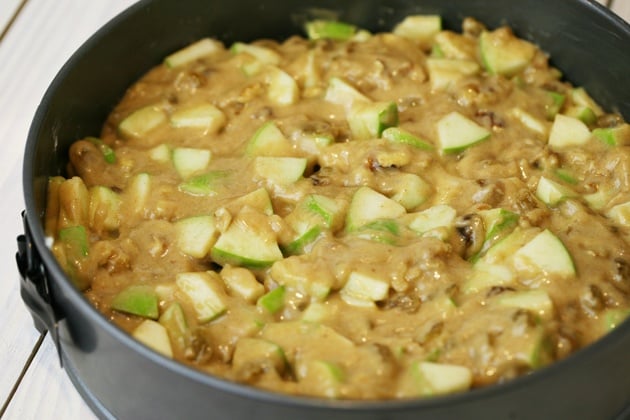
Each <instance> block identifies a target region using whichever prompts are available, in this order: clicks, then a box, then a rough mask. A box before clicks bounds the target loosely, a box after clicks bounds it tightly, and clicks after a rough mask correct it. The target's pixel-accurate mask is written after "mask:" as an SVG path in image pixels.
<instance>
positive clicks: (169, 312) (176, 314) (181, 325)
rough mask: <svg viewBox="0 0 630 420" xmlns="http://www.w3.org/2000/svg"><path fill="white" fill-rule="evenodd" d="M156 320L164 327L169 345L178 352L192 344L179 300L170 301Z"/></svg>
mask: <svg viewBox="0 0 630 420" xmlns="http://www.w3.org/2000/svg"><path fill="white" fill-rule="evenodd" d="M158 322H159V323H160V324H161V325H162V326H163V327H164V328H166V331H167V332H168V336H169V338H170V339H171V340H170V341H171V345H173V346H174V347H176V348H177V349H178V350H179V351H180V352H184V351H186V348H187V347H189V346H190V344H192V343H191V341H192V338H191V336H190V329H189V327H188V322H187V321H186V315H185V314H184V309H183V308H182V305H181V304H180V303H179V302H173V303H171V304H170V305H169V306H168V307H167V308H166V309H165V310H164V312H163V313H162V315H160V318H159V320H158Z"/></svg>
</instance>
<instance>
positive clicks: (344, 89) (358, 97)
mask: <svg viewBox="0 0 630 420" xmlns="http://www.w3.org/2000/svg"><path fill="white" fill-rule="evenodd" d="M324 100H325V101H327V102H331V103H333V104H337V105H341V106H343V107H344V108H345V109H346V110H349V109H350V108H351V107H352V105H353V104H355V103H360V102H364V103H369V102H372V101H371V100H370V98H368V97H367V96H365V95H364V94H362V93H361V92H359V91H358V90H357V89H356V88H355V87H354V86H352V85H351V84H350V83H348V82H346V81H345V80H343V79H341V78H339V77H331V78H330V81H329V82H328V87H327V88H326V93H325V94H324Z"/></svg>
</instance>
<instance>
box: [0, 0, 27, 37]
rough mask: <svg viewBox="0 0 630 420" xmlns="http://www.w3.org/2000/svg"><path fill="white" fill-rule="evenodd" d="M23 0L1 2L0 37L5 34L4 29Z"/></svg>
mask: <svg viewBox="0 0 630 420" xmlns="http://www.w3.org/2000/svg"><path fill="white" fill-rule="evenodd" d="M22 1H23V0H2V7H0V35H2V34H3V33H4V32H5V28H6V26H7V25H9V23H10V22H11V19H13V17H14V15H15V13H16V12H17V11H18V9H19V8H20V5H21V4H22Z"/></svg>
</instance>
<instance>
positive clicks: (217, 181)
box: [177, 170, 232, 196]
mask: <svg viewBox="0 0 630 420" xmlns="http://www.w3.org/2000/svg"><path fill="white" fill-rule="evenodd" d="M231 174H232V172H231V171H227V170H217V171H210V172H206V173H205V174H201V175H196V176H193V177H191V178H189V179H187V180H185V181H184V182H182V183H181V184H179V186H178V187H177V188H178V189H179V191H181V192H184V193H186V194H190V195H195V196H213V195H216V194H217V191H218V190H219V189H220V188H224V187H225V184H226V183H227V181H228V180H229V178H230V175H231Z"/></svg>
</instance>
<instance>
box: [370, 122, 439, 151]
mask: <svg viewBox="0 0 630 420" xmlns="http://www.w3.org/2000/svg"><path fill="white" fill-rule="evenodd" d="M381 136H382V137H383V138H384V139H385V140H389V141H391V142H392V143H400V144H408V145H410V146H413V147H415V148H417V149H422V150H433V149H435V147H434V146H433V144H431V143H430V142H428V141H426V140H424V139H422V138H420V137H418V136H416V135H415V134H412V133H410V132H409V131H406V130H404V129H402V128H400V127H389V128H386V129H385V130H383V133H382V134H381Z"/></svg>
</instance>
